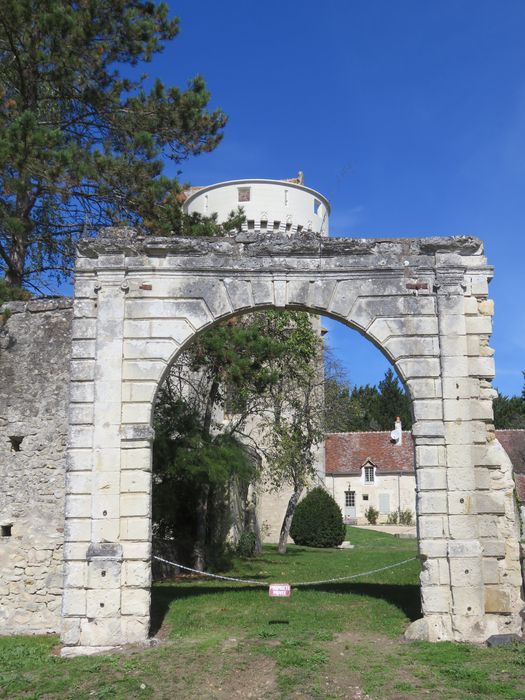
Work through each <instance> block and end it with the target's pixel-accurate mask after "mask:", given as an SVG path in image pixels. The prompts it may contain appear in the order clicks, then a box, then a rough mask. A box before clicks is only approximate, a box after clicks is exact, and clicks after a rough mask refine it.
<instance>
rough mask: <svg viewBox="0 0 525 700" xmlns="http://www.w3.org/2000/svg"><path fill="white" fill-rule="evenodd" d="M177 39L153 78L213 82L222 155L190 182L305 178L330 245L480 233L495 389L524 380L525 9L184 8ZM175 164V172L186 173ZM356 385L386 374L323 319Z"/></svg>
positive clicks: (191, 2)
mask: <svg viewBox="0 0 525 700" xmlns="http://www.w3.org/2000/svg"><path fill="white" fill-rule="evenodd" d="M169 4H170V7H171V8H172V11H173V13H174V14H177V15H178V16H179V17H180V18H181V33H180V35H179V37H178V38H177V39H175V41H174V42H172V43H171V44H170V46H169V47H168V48H167V49H166V51H165V52H164V54H163V55H161V56H159V57H156V58H155V61H154V63H153V65H152V66H151V67H150V69H149V72H150V74H152V75H159V76H160V77H161V78H162V79H163V81H164V82H166V83H174V84H179V85H182V84H184V83H185V82H186V80H187V79H188V78H189V77H191V76H193V75H195V74H197V73H201V74H202V75H204V77H205V79H206V81H207V83H208V86H209V89H210V90H211V92H212V95H213V99H212V105H214V106H220V107H221V108H222V109H223V110H224V111H225V112H226V113H227V114H228V115H229V123H228V126H227V127H226V131H225V137H224V140H223V143H222V144H221V145H220V146H219V148H218V149H217V150H216V151H215V152H214V153H212V154H207V155H203V156H200V157H199V158H195V159H192V160H191V161H187V162H186V163H184V164H183V165H182V167H181V169H182V174H181V179H183V180H187V181H190V182H192V183H194V184H209V183H212V182H216V181H220V180H227V179H234V178H240V177H267V178H285V177H290V176H293V175H295V174H296V173H297V171H298V170H303V171H304V173H305V181H306V184H307V185H309V186H311V187H313V188H315V189H317V190H319V191H320V192H322V193H323V194H325V195H326V196H327V197H328V198H329V200H330V201H331V204H332V212H333V213H332V217H331V223H330V226H331V235H344V236H427V235H454V234H472V235H476V236H479V237H480V238H482V239H483V240H484V241H485V249H486V253H487V256H488V259H489V262H490V263H491V264H492V265H494V266H495V277H494V281H493V282H492V284H491V287H490V292H491V296H492V297H493V298H494V300H495V303H496V316H495V332H494V336H493V341H492V344H493V346H494V347H495V348H496V369H497V373H496V380H495V385H496V386H497V387H498V388H499V389H500V390H501V391H503V392H504V393H507V394H514V393H519V392H520V391H521V388H522V384H523V381H522V375H521V370H522V369H525V357H524V354H525V353H524V349H525V322H524V321H525V309H524V304H523V302H522V294H521V292H520V289H521V283H522V280H523V277H524V275H523V267H524V258H525V255H524V254H525V244H524V225H525V40H524V36H525V2H523V1H522V0H505V2H501V1H498V0H491V1H484V0H441V1H440V2H437V1H435V2H431V1H430V0H428V1H427V2H424V1H422V0H417V1H414V0H397V2H393V1H392V0H362V1H355V0H326V1H325V2H324V3H319V2H312V1H311V0H302V1H301V2H297V1H291V0H288V2H286V0H281V1H280V2H277V1H276V0H266V1H265V2H254V1H253V0H252V1H251V2H250V1H249V0H244V2H240V1H239V0H226V1H225V2H221V3H218V2H212V1H211V0H205V1H201V2H195V0H180V1H178V2H171V3H169ZM175 170H176V169H175V168H174V167H173V166H168V172H170V173H171V174H175ZM327 325H329V328H330V334H329V336H330V338H331V343H332V345H333V346H334V347H335V349H336V351H337V354H338V355H339V356H340V357H341V358H342V359H343V361H344V362H345V364H346V365H347V366H348V368H349V373H350V377H351V379H352V381H353V382H356V383H365V382H372V383H375V382H376V381H377V380H378V379H380V378H381V376H382V374H383V372H384V369H385V368H386V366H387V365H386V361H385V360H384V359H383V358H382V356H381V355H380V353H379V352H378V351H376V350H375V348H373V347H372V346H371V344H370V343H368V342H367V341H364V340H362V339H360V338H359V336H358V335H357V334H356V333H355V332H352V331H349V330H347V329H345V328H344V327H343V326H341V325H340V324H336V323H333V322H331V321H327Z"/></svg>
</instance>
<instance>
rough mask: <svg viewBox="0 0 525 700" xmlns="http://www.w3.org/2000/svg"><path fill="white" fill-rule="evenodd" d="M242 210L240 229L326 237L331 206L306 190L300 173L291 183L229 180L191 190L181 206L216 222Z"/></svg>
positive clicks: (324, 198)
mask: <svg viewBox="0 0 525 700" xmlns="http://www.w3.org/2000/svg"><path fill="white" fill-rule="evenodd" d="M238 207H242V208H243V210H244V214H245V216H246V221H245V222H244V224H243V226H242V228H243V230H244V231H254V232H257V233H279V232H280V233H285V234H289V235H293V234H296V233H301V231H312V232H314V233H318V234H321V235H322V236H327V235H328V217H329V215H330V203H329V202H328V200H327V199H326V197H324V196H323V195H322V194H320V193H319V192H316V191H315V190H312V189H310V188H309V187H305V186H304V184H303V174H302V173H299V175H298V177H297V178H293V179H291V180H259V179H253V180H228V181H227V182H218V183H217V184H215V185H209V186H207V187H192V188H191V189H190V190H189V192H188V197H187V199H186V200H185V202H184V204H183V209H184V211H185V212H186V213H188V214H193V213H195V212H196V213H198V214H202V216H210V215H211V214H215V213H216V214H217V218H218V221H219V223H222V222H223V221H226V219H227V218H228V216H229V214H230V212H232V211H235V210H236V209H237V208H238Z"/></svg>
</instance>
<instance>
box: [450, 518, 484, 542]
mask: <svg viewBox="0 0 525 700" xmlns="http://www.w3.org/2000/svg"><path fill="white" fill-rule="evenodd" d="M448 527H449V534H450V537H452V538H453V539H457V540H472V539H476V538H477V535H478V530H477V519H476V516H475V515H450V516H449V518H448Z"/></svg>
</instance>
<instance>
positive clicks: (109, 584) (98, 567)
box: [87, 559, 122, 591]
mask: <svg viewBox="0 0 525 700" xmlns="http://www.w3.org/2000/svg"><path fill="white" fill-rule="evenodd" d="M121 567H122V564H121V563H120V562H119V561H110V560H108V559H100V560H99V559H95V560H93V561H90V562H89V564H88V565H87V583H88V587H89V588H93V589H96V590H106V589H108V590H109V589H117V590H118V591H120V572H121Z"/></svg>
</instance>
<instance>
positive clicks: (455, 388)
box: [442, 377, 479, 399]
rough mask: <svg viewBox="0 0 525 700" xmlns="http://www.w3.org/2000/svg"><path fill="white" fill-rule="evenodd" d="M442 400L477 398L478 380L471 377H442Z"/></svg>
mask: <svg viewBox="0 0 525 700" xmlns="http://www.w3.org/2000/svg"><path fill="white" fill-rule="evenodd" d="M442 381H443V398H444V399H457V398H460V399H470V398H472V397H475V398H477V397H478V396H479V380H478V379H474V378H472V377H443V380H442Z"/></svg>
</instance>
